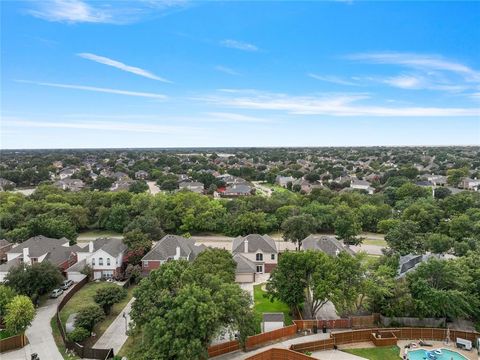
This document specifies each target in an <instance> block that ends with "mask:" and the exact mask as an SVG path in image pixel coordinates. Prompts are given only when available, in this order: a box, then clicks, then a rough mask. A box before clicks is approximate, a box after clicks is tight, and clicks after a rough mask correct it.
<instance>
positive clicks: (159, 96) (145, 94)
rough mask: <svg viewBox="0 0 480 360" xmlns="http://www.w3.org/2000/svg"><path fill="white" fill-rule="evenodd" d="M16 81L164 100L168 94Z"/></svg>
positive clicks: (26, 81)
mask: <svg viewBox="0 0 480 360" xmlns="http://www.w3.org/2000/svg"><path fill="white" fill-rule="evenodd" d="M16 81H17V82H20V83H26V84H35V85H41V86H50V87H57V88H63V89H75V90H85V91H94V92H102V93H108V94H118V95H127V96H137V97H145V98H152V99H162V100H164V99H166V98H167V96H166V95H163V94H156V93H150V92H139V91H129V90H120V89H110V88H102V87H96V86H86V85H72V84H57V83H49V82H36V81H28V80H16Z"/></svg>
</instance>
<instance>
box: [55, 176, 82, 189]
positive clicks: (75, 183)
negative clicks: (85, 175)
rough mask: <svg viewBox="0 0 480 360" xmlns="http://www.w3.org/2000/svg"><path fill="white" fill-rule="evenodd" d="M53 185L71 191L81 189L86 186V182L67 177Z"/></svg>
mask: <svg viewBox="0 0 480 360" xmlns="http://www.w3.org/2000/svg"><path fill="white" fill-rule="evenodd" d="M53 185H55V186H56V187H58V188H60V189H62V190H70V191H80V190H82V189H83V188H84V187H85V183H84V182H83V181H82V180H80V179H71V178H66V179H63V180H58V181H56V182H55V183H54V184H53Z"/></svg>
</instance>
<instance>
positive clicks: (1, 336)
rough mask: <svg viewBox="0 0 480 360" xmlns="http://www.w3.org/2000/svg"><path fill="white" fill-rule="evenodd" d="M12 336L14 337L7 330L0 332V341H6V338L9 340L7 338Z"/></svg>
mask: <svg viewBox="0 0 480 360" xmlns="http://www.w3.org/2000/svg"><path fill="white" fill-rule="evenodd" d="M12 336H14V335H13V334H11V333H9V332H8V331H7V330H2V331H0V340H2V339H6V338H9V337H12Z"/></svg>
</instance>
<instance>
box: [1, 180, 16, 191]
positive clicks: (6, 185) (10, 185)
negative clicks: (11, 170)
mask: <svg viewBox="0 0 480 360" xmlns="http://www.w3.org/2000/svg"><path fill="white" fill-rule="evenodd" d="M15 186H16V184H15V183H14V182H13V181H10V180H7V179H4V178H0V191H5V190H13V189H15Z"/></svg>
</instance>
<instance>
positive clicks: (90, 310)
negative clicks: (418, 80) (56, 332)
mask: <svg viewBox="0 0 480 360" xmlns="http://www.w3.org/2000/svg"><path fill="white" fill-rule="evenodd" d="M104 318H105V315H104V314H103V310H102V309H101V308H100V307H99V306H98V305H89V306H86V307H84V308H82V309H80V311H79V312H78V314H77V317H76V318H75V328H79V327H82V328H84V329H86V330H88V331H90V332H91V331H92V330H93V327H94V326H95V325H96V324H98V323H99V322H100V321H102V320H103V319H104Z"/></svg>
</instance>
